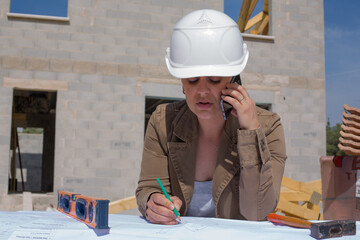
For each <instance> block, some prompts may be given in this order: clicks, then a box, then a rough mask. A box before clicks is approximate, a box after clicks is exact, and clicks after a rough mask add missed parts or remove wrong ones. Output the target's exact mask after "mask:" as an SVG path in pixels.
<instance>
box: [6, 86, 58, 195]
mask: <svg viewBox="0 0 360 240" xmlns="http://www.w3.org/2000/svg"><path fill="white" fill-rule="evenodd" d="M56 96H57V92H55V91H32V90H19V89H14V92H13V110H12V124H11V143H10V169H9V193H20V192H24V191H27V192H34V193H45V192H52V191H53V186H54V150H55V116H56Z"/></svg>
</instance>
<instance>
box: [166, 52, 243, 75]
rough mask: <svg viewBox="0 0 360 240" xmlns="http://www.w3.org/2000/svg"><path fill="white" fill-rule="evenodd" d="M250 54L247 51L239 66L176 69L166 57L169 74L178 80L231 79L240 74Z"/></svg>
mask: <svg viewBox="0 0 360 240" xmlns="http://www.w3.org/2000/svg"><path fill="white" fill-rule="evenodd" d="M248 58H249V52H248V51H247V52H246V54H245V56H244V59H243V61H242V62H241V64H237V65H230V66H229V65H205V66H192V67H181V68H176V67H173V66H172V65H171V62H170V59H169V57H168V56H167V55H166V56H165V62H166V66H167V68H168V70H169V73H170V74H171V75H172V76H174V77H176V78H192V77H202V76H220V77H231V76H235V75H238V74H240V73H241V72H242V71H243V70H244V68H245V66H246V63H247V61H248Z"/></svg>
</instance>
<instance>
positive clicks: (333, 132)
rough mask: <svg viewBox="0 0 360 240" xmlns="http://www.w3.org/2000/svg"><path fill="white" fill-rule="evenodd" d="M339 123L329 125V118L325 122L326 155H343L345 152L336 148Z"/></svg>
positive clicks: (339, 128)
mask: <svg viewBox="0 0 360 240" xmlns="http://www.w3.org/2000/svg"><path fill="white" fill-rule="evenodd" d="M340 131H341V124H340V123H337V124H336V125H335V126H332V127H330V122H329V120H328V121H327V124H326V155H327V156H344V155H345V153H344V152H343V151H341V150H340V149H339V148H338V146H337V145H338V144H339V137H340Z"/></svg>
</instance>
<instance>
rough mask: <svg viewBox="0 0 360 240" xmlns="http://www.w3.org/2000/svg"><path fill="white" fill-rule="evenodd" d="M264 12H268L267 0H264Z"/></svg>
mask: <svg viewBox="0 0 360 240" xmlns="http://www.w3.org/2000/svg"><path fill="white" fill-rule="evenodd" d="M263 11H264V13H266V14H269V0H264V9H263Z"/></svg>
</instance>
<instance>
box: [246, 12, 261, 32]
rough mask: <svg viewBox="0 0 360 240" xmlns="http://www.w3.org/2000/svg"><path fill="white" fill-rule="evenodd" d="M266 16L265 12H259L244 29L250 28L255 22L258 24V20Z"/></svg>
mask: <svg viewBox="0 0 360 240" xmlns="http://www.w3.org/2000/svg"><path fill="white" fill-rule="evenodd" d="M263 17H264V12H259V13H258V14H257V15H256V16H254V17H252V18H251V19H250V20H249V21H248V22H247V23H246V26H245V29H244V31H247V30H249V29H250V28H252V27H253V26H254V25H255V24H257V23H258V22H260V21H261V20H262V19H263Z"/></svg>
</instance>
